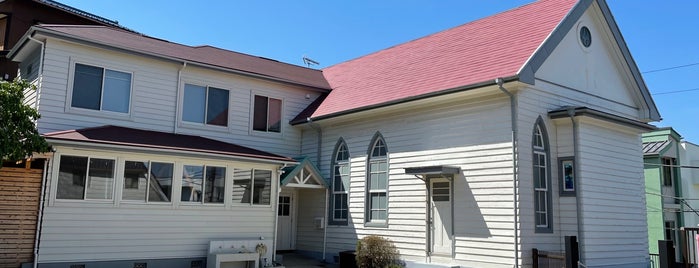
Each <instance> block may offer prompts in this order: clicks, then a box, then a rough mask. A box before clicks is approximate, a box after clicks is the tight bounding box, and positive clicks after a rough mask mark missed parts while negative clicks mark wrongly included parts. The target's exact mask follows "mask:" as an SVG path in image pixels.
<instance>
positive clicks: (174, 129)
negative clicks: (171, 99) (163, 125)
mask: <svg viewBox="0 0 699 268" xmlns="http://www.w3.org/2000/svg"><path fill="white" fill-rule="evenodd" d="M184 68H187V62H186V61H183V62H182V67H180V69H179V70H177V92H176V93H175V100H176V101H177V102H176V104H175V105H176V107H175V125H174V126H173V127H172V133H177V132H178V131H179V130H178V126H179V124H180V108H181V105H180V101H184V100H180V91H184V89H183V88H181V85H182V71H184Z"/></svg>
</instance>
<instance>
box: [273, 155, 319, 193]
mask: <svg viewBox="0 0 699 268" xmlns="http://www.w3.org/2000/svg"><path fill="white" fill-rule="evenodd" d="M295 160H296V161H298V162H299V164H298V165H295V166H290V167H286V168H284V169H283V170H284V175H282V176H283V177H282V180H281V186H286V187H296V188H318V189H326V188H328V184H327V183H326V182H325V180H324V179H323V177H322V176H321V175H320V171H319V170H318V168H317V167H316V166H315V165H314V164H313V162H311V160H309V159H308V158H307V157H304V158H297V159H295Z"/></svg>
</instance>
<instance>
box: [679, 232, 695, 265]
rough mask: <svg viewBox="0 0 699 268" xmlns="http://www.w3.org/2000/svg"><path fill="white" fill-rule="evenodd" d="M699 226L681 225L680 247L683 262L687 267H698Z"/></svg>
mask: <svg viewBox="0 0 699 268" xmlns="http://www.w3.org/2000/svg"><path fill="white" fill-rule="evenodd" d="M698 234H699V228H697V227H681V228H680V241H679V244H680V245H679V249H680V252H681V254H682V263H683V264H684V265H685V267H687V268H689V267H696V266H697V263H699V257H698V256H697V235H698Z"/></svg>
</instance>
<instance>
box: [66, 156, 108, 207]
mask: <svg viewBox="0 0 699 268" xmlns="http://www.w3.org/2000/svg"><path fill="white" fill-rule="evenodd" d="M59 161H60V162H59V168H58V185H57V188H58V189H57V191H56V199H74V200H84V199H102V200H111V199H112V195H113V193H114V162H115V161H114V160H113V159H102V158H93V157H86V156H71V155H62V156H61V157H60V160H59Z"/></svg>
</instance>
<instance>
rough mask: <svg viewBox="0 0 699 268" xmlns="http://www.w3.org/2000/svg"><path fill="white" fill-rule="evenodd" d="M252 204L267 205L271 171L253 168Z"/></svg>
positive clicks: (270, 186)
mask: <svg viewBox="0 0 699 268" xmlns="http://www.w3.org/2000/svg"><path fill="white" fill-rule="evenodd" d="M254 182H255V185H254V186H253V189H254V194H253V197H252V203H253V204H260V205H269V201H270V198H271V194H272V171H269V170H255V180H254Z"/></svg>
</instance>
